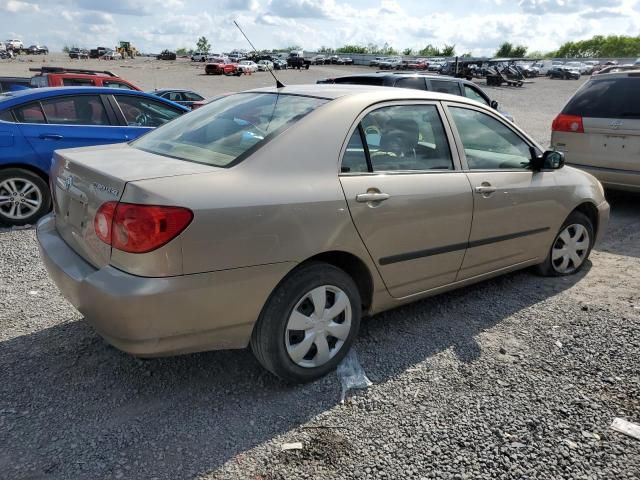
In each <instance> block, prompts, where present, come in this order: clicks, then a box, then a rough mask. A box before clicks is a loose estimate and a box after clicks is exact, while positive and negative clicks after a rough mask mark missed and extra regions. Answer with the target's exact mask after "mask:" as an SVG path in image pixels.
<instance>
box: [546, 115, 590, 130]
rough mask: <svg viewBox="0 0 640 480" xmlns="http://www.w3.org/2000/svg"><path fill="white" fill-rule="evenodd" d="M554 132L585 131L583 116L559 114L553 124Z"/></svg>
mask: <svg viewBox="0 0 640 480" xmlns="http://www.w3.org/2000/svg"><path fill="white" fill-rule="evenodd" d="M551 131H553V132H570V133H584V126H583V125H582V117H580V116H578V115H564V114H562V113H561V114H560V115H558V116H557V117H556V118H555V119H554V120H553V123H552V124H551Z"/></svg>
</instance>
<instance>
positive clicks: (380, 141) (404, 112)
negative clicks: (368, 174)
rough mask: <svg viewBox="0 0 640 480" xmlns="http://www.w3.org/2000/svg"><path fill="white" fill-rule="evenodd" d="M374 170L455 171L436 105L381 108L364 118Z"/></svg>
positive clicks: (366, 137)
mask: <svg viewBox="0 0 640 480" xmlns="http://www.w3.org/2000/svg"><path fill="white" fill-rule="evenodd" d="M362 127H363V129H364V132H365V139H366V142H367V149H368V150H369V155H370V158H371V165H372V167H373V171H375V172H384V171H393V170H453V161H452V159H451V151H450V150H449V143H448V141H447V136H446V134H445V131H444V127H443V125H442V120H440V115H439V114H438V110H437V108H436V107H435V106H433V105H398V106H392V107H382V108H379V109H377V110H374V111H373V112H371V113H369V114H368V115H367V116H365V117H364V118H363V119H362Z"/></svg>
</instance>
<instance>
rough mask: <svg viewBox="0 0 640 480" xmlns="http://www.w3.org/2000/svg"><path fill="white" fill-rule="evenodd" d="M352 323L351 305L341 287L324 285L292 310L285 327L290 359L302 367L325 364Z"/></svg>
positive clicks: (305, 295)
mask: <svg viewBox="0 0 640 480" xmlns="http://www.w3.org/2000/svg"><path fill="white" fill-rule="evenodd" d="M351 320H352V310H351V302H350V300H349V297H348V295H347V294H346V293H345V292H344V291H343V290H341V289H340V288H338V287H336V286H332V285H323V286H320V287H316V288H314V289H313V290H311V291H309V292H307V293H306V294H304V295H303V296H302V298H301V299H300V300H299V301H298V303H297V304H296V306H295V307H294V308H293V310H292V311H291V314H290V316H289V320H288V322H287V326H286V328H285V345H286V348H287V354H288V355H289V358H290V359H291V360H292V361H293V362H294V363H295V364H296V365H299V366H300V367H304V368H315V367H320V366H322V365H324V364H326V363H327V362H328V361H329V360H331V359H332V358H333V357H334V356H335V355H336V354H337V353H338V352H339V351H340V349H341V348H342V346H343V345H344V342H345V341H346V340H347V338H348V337H349V333H350V331H351Z"/></svg>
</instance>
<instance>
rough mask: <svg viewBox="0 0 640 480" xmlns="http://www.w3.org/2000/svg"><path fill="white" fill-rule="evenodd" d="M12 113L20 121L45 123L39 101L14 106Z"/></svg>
mask: <svg viewBox="0 0 640 480" xmlns="http://www.w3.org/2000/svg"><path fill="white" fill-rule="evenodd" d="M13 114H14V115H15V117H16V120H17V121H18V122H20V123H47V121H46V120H45V117H44V113H42V108H41V107H40V103H39V102H34V103H29V104H27V105H23V106H20V107H16V108H15V109H14V110H13Z"/></svg>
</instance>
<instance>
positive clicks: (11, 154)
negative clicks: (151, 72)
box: [0, 87, 190, 225]
mask: <svg viewBox="0 0 640 480" xmlns="http://www.w3.org/2000/svg"><path fill="white" fill-rule="evenodd" d="M189 111H190V110H189V109H188V108H185V107H183V106H182V105H178V104H177V103H174V102H171V101H169V100H166V99H164V98H160V97H157V96H155V95H149V94H146V93H143V92H138V91H134V90H124V89H113V88H103V87H65V88H37V89H30V90H22V91H18V92H9V93H4V94H0V224H5V225H6V224H8V225H26V224H31V223H34V222H35V221H36V220H37V219H38V218H40V217H41V216H42V215H44V214H45V213H46V212H48V211H49V209H50V208H51V194H50V192H49V187H48V178H49V168H50V167H51V158H52V155H53V151H54V150H59V149H62V148H73V147H86V146H90V145H103V144H108V143H121V142H127V141H129V140H133V139H135V138H138V137H139V136H140V135H142V134H144V133H146V132H148V131H149V130H151V129H153V128H155V127H159V126H160V125H162V124H164V123H166V122H168V121H170V120H172V119H174V118H176V117H178V116H180V115H182V114H184V113H187V112H189Z"/></svg>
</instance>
